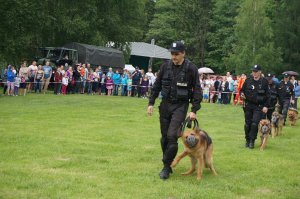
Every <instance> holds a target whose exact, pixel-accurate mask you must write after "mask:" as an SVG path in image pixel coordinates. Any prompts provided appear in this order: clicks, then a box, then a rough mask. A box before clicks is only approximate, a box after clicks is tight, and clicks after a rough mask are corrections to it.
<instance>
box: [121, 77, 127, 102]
mask: <svg viewBox="0 0 300 199" xmlns="http://www.w3.org/2000/svg"><path fill="white" fill-rule="evenodd" d="M127 79H128V76H127V74H126V73H125V72H124V73H123V74H122V75H121V91H122V92H121V95H122V96H126V95H127Z"/></svg>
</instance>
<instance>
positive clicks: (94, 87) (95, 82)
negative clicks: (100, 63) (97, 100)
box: [92, 68, 100, 94]
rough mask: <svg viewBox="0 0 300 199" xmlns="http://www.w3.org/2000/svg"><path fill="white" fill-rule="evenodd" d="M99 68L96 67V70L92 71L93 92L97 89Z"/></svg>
mask: <svg viewBox="0 0 300 199" xmlns="http://www.w3.org/2000/svg"><path fill="white" fill-rule="evenodd" d="M99 78H100V76H99V69H98V68H96V70H95V71H94V73H93V88H92V90H93V94H96V93H97V92H98V91H99Z"/></svg>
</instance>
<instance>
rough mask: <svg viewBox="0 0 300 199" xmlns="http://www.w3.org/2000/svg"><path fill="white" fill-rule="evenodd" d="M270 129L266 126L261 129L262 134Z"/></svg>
mask: <svg viewBox="0 0 300 199" xmlns="http://www.w3.org/2000/svg"><path fill="white" fill-rule="evenodd" d="M269 130H270V128H269V127H268V126H267V125H264V126H262V127H261V131H262V133H263V134H267V133H269Z"/></svg>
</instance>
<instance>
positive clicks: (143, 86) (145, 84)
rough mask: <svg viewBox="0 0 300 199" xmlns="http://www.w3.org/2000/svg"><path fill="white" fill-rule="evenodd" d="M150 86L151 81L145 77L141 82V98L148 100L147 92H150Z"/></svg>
mask: <svg viewBox="0 0 300 199" xmlns="http://www.w3.org/2000/svg"><path fill="white" fill-rule="evenodd" d="M148 86H149V79H148V76H147V75H145V76H144V78H143V79H142V82H141V96H142V98H147V92H148Z"/></svg>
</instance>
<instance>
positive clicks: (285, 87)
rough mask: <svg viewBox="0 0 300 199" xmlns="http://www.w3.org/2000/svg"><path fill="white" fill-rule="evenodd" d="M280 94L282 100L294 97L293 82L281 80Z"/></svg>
mask: <svg viewBox="0 0 300 199" xmlns="http://www.w3.org/2000/svg"><path fill="white" fill-rule="evenodd" d="M278 95H279V100H280V101H283V100H285V99H291V97H294V96H295V93H294V86H293V84H292V83H291V82H290V81H288V82H285V81H281V82H280V83H279V86H278Z"/></svg>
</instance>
